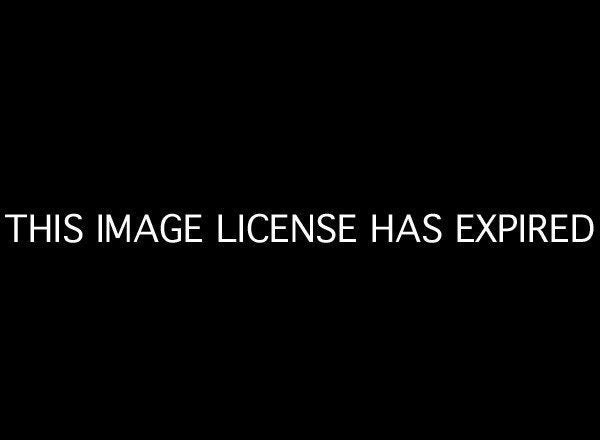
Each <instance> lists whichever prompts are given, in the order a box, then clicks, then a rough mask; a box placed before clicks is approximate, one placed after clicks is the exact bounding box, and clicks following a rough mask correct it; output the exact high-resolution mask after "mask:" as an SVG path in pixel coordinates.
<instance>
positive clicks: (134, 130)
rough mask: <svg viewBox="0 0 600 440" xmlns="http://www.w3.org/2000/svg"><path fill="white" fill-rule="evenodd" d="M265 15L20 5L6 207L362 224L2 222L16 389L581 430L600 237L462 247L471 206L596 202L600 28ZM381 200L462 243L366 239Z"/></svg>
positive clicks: (36, 395) (204, 407) (402, 16)
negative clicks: (377, 243)
mask: <svg viewBox="0 0 600 440" xmlns="http://www.w3.org/2000/svg"><path fill="white" fill-rule="evenodd" d="M52 12H57V11H52ZM153 12H157V11H153ZM163 12H164V11H163ZM247 12H248V14H247V13H246V12H240V11H239V10H237V9H236V11H233V10H232V11H228V12H227V13H225V14H224V15H223V14H221V15H216V14H215V13H214V12H212V11H211V12H207V11H204V12H195V13H193V14H190V15H188V14H186V13H184V12H183V11H180V12H177V13H175V15H173V16H171V15H170V14H169V15H167V14H166V13H165V15H164V16H163V14H162V12H161V14H159V15H160V18H156V16H155V15H152V17H150V16H147V15H146V13H145V12H144V13H141V12H140V11H137V12H136V13H133V14H127V15H126V14H125V13H124V12H122V13H119V14H114V16H112V15H111V16H110V17H107V18H102V19H100V18H99V17H100V15H97V14H100V12H97V13H96V12H95V13H94V14H92V15H85V19H83V18H82V16H78V18H77V19H75V18H74V19H66V22H65V23H63V22H62V21H57V20H50V19H48V16H46V17H45V16H44V14H43V13H41V14H40V16H36V17H35V19H34V18H33V15H36V14H34V13H33V12H32V11H30V12H28V14H26V15H25V16H23V17H24V19H25V20H24V21H19V23H18V24H16V25H15V26H14V29H10V30H8V31H7V39H6V44H5V52H4V55H3V66H4V67H3V70H4V72H3V73H4V74H5V79H4V80H3V85H4V87H3V96H4V99H3V110H4V111H3V124H2V125H3V133H4V136H3V137H4V142H3V156H4V158H3V160H2V173H1V176H2V177H1V179H2V201H1V202H2V205H1V206H2V213H3V214H4V213H5V212H31V213H42V212H43V213H67V212H79V213H83V214H86V215H87V216H89V215H92V214H94V213H96V212H105V211H107V210H110V211H113V212H124V211H131V212H151V213H153V214H155V215H158V214H160V213H163V212H169V211H175V212H179V213H186V212H190V213H202V214H204V215H205V216H206V217H208V218H210V217H211V216H214V215H215V214H216V213H217V212H222V211H229V212H237V211H239V210H243V211H246V212H252V211H256V212H288V213H292V212H294V213H319V212H325V211H328V212H334V213H335V212H356V213H359V215H361V243H360V244H359V245H348V246H342V245H338V246H331V247H326V248H323V247H321V248H317V247H291V246H285V245H283V246H275V245H273V246H268V247H262V248H252V247H244V248H234V249H232V248H227V249H225V248H218V247H216V246H214V245H210V244H207V245H206V246H199V247H175V248H164V247H158V248H154V247H152V246H138V247H129V248H128V247H126V246H124V247H117V248H115V247H111V248H102V247H98V246H95V245H94V244H93V243H88V244H83V245H81V246H76V247H63V246H54V247H53V246H39V247H35V248H31V247H27V246H23V247H20V246H10V245H9V243H8V242H7V240H4V242H3V245H2V254H3V257H5V258H3V263H2V264H3V270H2V273H3V278H4V282H3V284H4V285H5V286H6V287H5V288H3V289H2V291H3V295H2V301H3V303H4V304H3V307H2V311H3V314H4V315H5V319H3V324H4V327H5V331H4V338H3V339H4V341H5V347H6V348H5V355H6V356H5V358H6V362H5V365H7V366H8V367H9V370H10V373H9V374H8V375H7V376H6V382H7V384H8V385H9V386H10V388H11V389H13V388H14V389H15V393H14V394H11V396H14V397H11V404H10V408H11V412H12V413H13V414H15V415H20V416H23V414H31V410H32V409H34V408H35V409H38V410H40V411H39V412H40V413H41V414H45V415H46V417H47V418H45V419H44V420H47V421H46V422H44V423H49V424H52V425H57V426H63V423H67V424H71V423H73V420H74V419H77V420H78V421H83V422H88V423H86V425H87V426H88V427H89V426H99V427H107V426H109V425H112V422H113V421H123V420H128V421H131V420H133V421H134V425H136V426H138V427H148V426H150V427H152V428H153V429H158V426H157V425H160V426H163V427H165V428H166V429H167V430H168V431H171V430H174V429H176V428H180V427H181V426H183V425H184V424H183V422H184V421H191V422H192V423H193V424H201V426H198V427H200V428H202V427H203V426H204V425H203V423H205V420H207V419H208V420H210V421H212V422H213V423H214V422H216V423H217V424H218V425H219V426H221V427H222V429H225V430H230V429H239V428H242V429H251V428H255V427H256V428H261V429H266V428H269V429H273V428H274V427H275V426H276V425H278V424H279V423H281V422H283V423H282V424H283V426H284V427H285V428H286V429H287V430H286V431H282V432H288V431H290V430H291V431H295V430H298V429H306V430H308V432H314V431H313V430H312V429H313V428H312V427H313V426H315V422H317V423H318V422H323V421H328V422H330V423H329V426H330V428H329V429H331V430H332V431H331V432H337V430H340V429H344V428H350V429H357V430H358V429H359V428H363V429H365V430H366V431H365V432H372V431H373V430H375V429H383V428H384V427H386V426H387V425H388V424H389V423H391V424H392V426H395V427H396V428H399V427H400V428H401V427H403V426H407V427H408V425H404V424H403V423H405V422H401V421H402V420H407V419H408V420H410V421H412V422H413V423H416V424H418V425H420V426H421V427H422V428H423V429H426V430H431V429H440V428H441V429H455V428H460V429H465V428H467V427H469V428H471V429H473V428H474V427H475V425H477V424H478V423H481V422H483V425H484V426H485V427H486V428H487V429H488V430H490V429H491V430H497V429H507V430H509V432H512V431H510V430H511V429H512V428H511V427H512V426H514V423H515V422H522V421H525V420H528V421H532V420H533V421H534V423H532V424H531V426H532V428H533V429H540V427H548V426H551V427H553V428H556V429H557V428H558V426H557V425H559V424H560V425H561V426H563V427H566V428H568V429H573V424H572V423H573V419H572V418H571V416H572V415H573V414H576V415H577V417H578V418H579V420H580V421H581V420H583V419H584V418H585V417H586V414H588V411H589V409H586V408H587V405H586V403H585V402H586V396H589V395H590V394H591V393H592V390H593V389H595V388H594V385H593V381H592V375H591V372H592V371H593V369H594V366H595V365H596V364H595V363H594V362H592V359H593V356H592V355H593V348H594V347H593V341H594V339H595V338H596V336H597V327H598V326H597V322H596V320H595V314H596V310H597V304H596V301H595V299H594V297H593V295H594V293H595V290H597V289H596V287H595V284H594V283H593V281H595V279H594V269H595V266H596V262H597V253H596V247H597V238H595V239H594V242H593V243H590V244H587V245H560V244H559V245H552V246H544V245H541V246H522V245H521V246H518V245H515V244H508V245H506V246H486V245H482V246H460V245H458V244H456V243H455V242H454V241H455V240H454V238H455V236H454V225H453V218H454V216H455V215H456V214H457V213H460V212H477V213H487V214H490V213H512V214H518V213H530V212H531V213H545V214H549V213H585V214H588V215H592V216H593V217H594V218H595V220H596V221H597V212H598V211H597V208H596V207H595V205H596V203H595V200H596V199H595V195H594V193H593V188H594V187H595V186H596V184H595V180H596V179H595V178H594V177H595V174H594V161H593V159H592V154H593V152H592V147H593V146H594V145H596V144H597V135H596V133H595V130H594V128H595V121H596V118H597V108H596V107H595V102H596V101H597V85H596V84H595V82H594V81H593V78H595V77H597V69H596V68H595V66H594V65H593V54H594V52H593V49H594V47H593V46H592V44H591V43H592V40H591V39H589V38H590V36H589V35H588V33H591V32H592V29H591V28H589V27H588V26H587V25H586V24H585V23H584V22H583V21H582V19H581V18H580V17H575V18H569V17H567V16H566V15H565V16H563V17H561V19H560V20H559V21H556V19H553V20H550V19H549V18H543V17H542V16H541V15H540V14H539V13H536V14H532V15H527V17H526V18H524V17H525V13H524V11H521V13H520V14H516V15H514V16H513V15H510V14H509V16H506V15H504V14H500V11H496V12H494V13H487V12H483V11H481V13H480V15H477V13H476V12H475V11H469V14H466V11H445V12H441V11H427V12H425V13H420V14H416V13H414V12H412V11H404V12H397V11H395V12H393V13H392V12H385V11H380V12H376V13H374V14H371V13H369V14H367V13H366V11H353V12H354V14H351V15H347V14H346V13H344V14H338V13H332V14H328V15H327V17H326V18H325V14H324V11H321V13H319V14H308V16H307V15H306V14H303V13H301V11H295V12H293V13H284V12H283V11H281V12H280V13H276V12H275V11H272V10H270V11H269V13H268V14H267V13H266V12H265V11H262V12H261V11H255V10H253V11H247ZM305 12H306V11H305ZM338 12H339V11H338ZM446 12H448V13H449V12H453V13H454V15H446ZM538 12H539V11H538ZM69 13H70V14H73V13H74V12H73V11H70V12H69ZM250 13H253V14H251V15H249V14H250ZM75 14H76V13H75ZM278 14H280V15H278ZM470 14H474V15H470ZM184 16H185V18H184ZM69 17H70V15H69ZM102 17H104V15H102ZM257 17H259V18H260V19H259V18H257ZM517 17H518V18H517ZM63 18H65V16H64V15H63ZM375 212H376V213H380V214H387V213H395V214H405V213H413V214H423V213H428V212H438V213H440V214H441V215H443V217H444V219H445V220H446V221H447V225H448V227H447V228H445V229H444V233H445V238H444V241H443V243H441V244H440V245H438V246H420V247H417V246H413V245H411V244H410V243H407V244H406V245H401V246H394V247H377V248H376V247H374V246H371V245H369V244H368V238H369V234H368V229H367V228H366V225H368V223H364V221H365V220H368V218H369V215H370V214H371V213H375ZM363 229H366V232H365V231H363ZM3 233H5V231H3ZM4 237H6V235H4ZM54 411H56V412H58V413H61V414H63V416H62V417H54V416H52V414H53V412H54ZM36 413H38V412H36ZM40 417H41V416H40ZM173 417H174V418H173ZM40 420H41V419H40ZM92 423H93V424H92ZM578 425H579V423H578ZM48 426H50V425H48ZM133 429H139V428H135V427H134V428H133Z"/></svg>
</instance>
